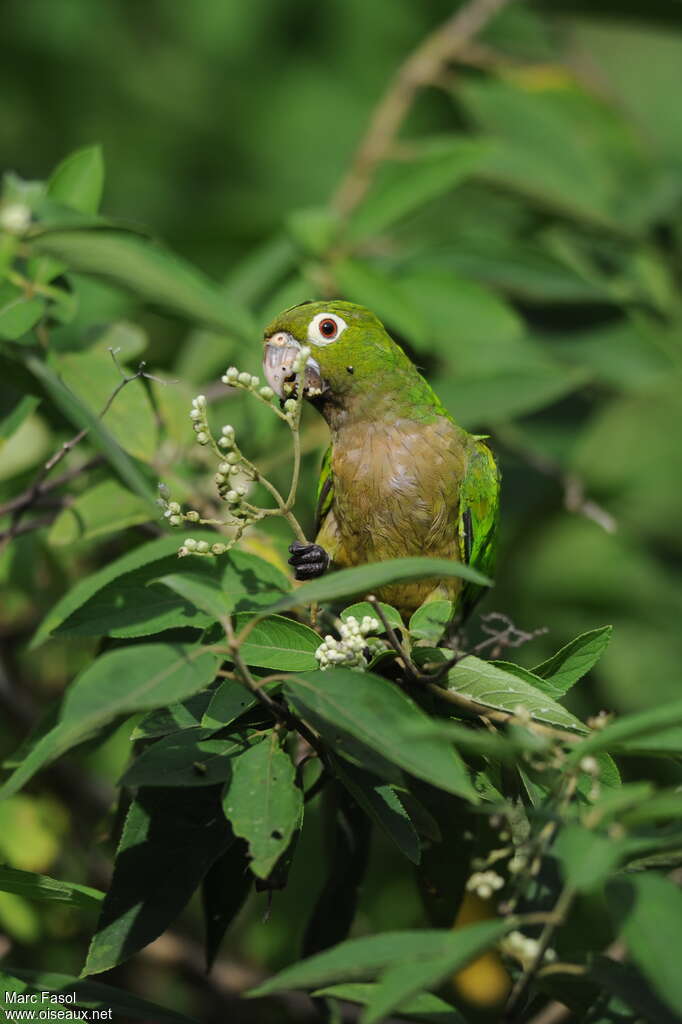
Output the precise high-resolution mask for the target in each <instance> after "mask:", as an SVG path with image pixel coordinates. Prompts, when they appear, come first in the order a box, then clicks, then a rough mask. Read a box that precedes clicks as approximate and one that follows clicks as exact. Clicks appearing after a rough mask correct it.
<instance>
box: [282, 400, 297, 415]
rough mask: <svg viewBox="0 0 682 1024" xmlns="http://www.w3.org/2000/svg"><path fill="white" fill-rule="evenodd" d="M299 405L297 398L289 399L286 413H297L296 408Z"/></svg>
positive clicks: (285, 406)
mask: <svg viewBox="0 0 682 1024" xmlns="http://www.w3.org/2000/svg"><path fill="white" fill-rule="evenodd" d="M297 405H298V402H297V401H296V399H295V398H287V400H286V402H285V403H284V411H285V412H296V406H297Z"/></svg>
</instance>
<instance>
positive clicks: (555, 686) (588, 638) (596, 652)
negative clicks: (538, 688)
mask: <svg viewBox="0 0 682 1024" xmlns="http://www.w3.org/2000/svg"><path fill="white" fill-rule="evenodd" d="M612 632H613V626H601V628H599V629H591V630H590V631H589V632H587V633H581V635H580V636H578V637H576V638H575V640H571V642H570V644H566V646H565V647H562V648H561V650H560V651H557V653H556V654H555V655H554V656H553V657H551V658H548V660H547V661H543V662H542V664H541V665H537V666H536V667H535V668H534V669H533V672H534V673H535V675H538V676H542V678H543V679H546V680H547V682H548V683H549V684H550V685H551V687H552V691H553V692H552V696H555V697H560V696H561V695H562V694H564V693H566V691H567V690H570V688H571V687H572V686H573V684H574V683H577V682H578V680H579V679H582V677H583V676H585V675H587V673H588V672H589V671H590V669H591V668H592V667H593V666H594V665H595V664H596V663H597V661H599V659H600V658H601V656H602V654H603V653H604V651H605V650H606V648H607V647H608V645H609V641H610V639H611V633H612Z"/></svg>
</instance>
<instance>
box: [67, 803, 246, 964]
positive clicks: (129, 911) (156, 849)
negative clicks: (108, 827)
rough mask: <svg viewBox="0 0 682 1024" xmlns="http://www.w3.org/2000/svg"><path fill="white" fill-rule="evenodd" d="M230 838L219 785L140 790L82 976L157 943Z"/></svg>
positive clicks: (129, 817) (122, 839) (132, 805)
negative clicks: (157, 939) (222, 808)
mask: <svg viewBox="0 0 682 1024" xmlns="http://www.w3.org/2000/svg"><path fill="white" fill-rule="evenodd" d="M232 841H233V837H232V834H231V832H230V828H229V826H228V824H227V822H226V821H225V819H224V817H223V815H222V813H221V810H220V789H219V787H217V786H204V787H202V788H201V789H189V790H183V789H140V790H139V791H138V793H137V796H136V797H135V799H134V800H133V802H132V804H131V806H130V809H129V811H128V815H127V817H126V820H125V825H124V827H123V834H122V836H121V841H120V843H119V845H118V850H117V852H116V861H115V863H114V874H113V878H112V881H111V885H110V887H109V892H108V893H107V895H106V898H105V900H104V904H103V906H102V913H101V915H100V919H99V922H98V925H97V931H96V932H95V935H94V937H93V939H92V942H91V944H90V949H89V950H88V956H87V960H86V963H85V969H84V972H83V973H84V974H98V973H99V972H100V971H108V970H109V968H111V967H115V966H116V964H120V963H121V962H122V961H123V960H127V959H128V957H130V956H132V954H133V953H136V952H137V951H138V950H139V949H142V948H143V947H144V946H146V945H147V944H148V943H150V942H153V940H154V939H156V938H157V937H158V936H159V935H160V934H161V933H162V932H163V931H165V929H166V928H167V927H168V925H169V924H171V922H172V921H174V920H175V918H176V917H177V916H178V914H179V913H180V911H181V910H182V909H183V907H184V906H185V904H186V903H187V901H188V900H189V898H190V896H191V895H192V893H193V892H194V890H195V889H196V888H197V886H198V885H199V883H200V882H201V879H202V878H203V877H204V875H205V874H206V872H207V871H208V869H209V868H210V866H211V865H212V864H213V863H214V861H216V860H217V859H218V857H220V856H222V854H223V853H224V852H225V850H226V849H227V848H228V846H229V845H230V843H231V842H232Z"/></svg>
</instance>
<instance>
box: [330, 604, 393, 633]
mask: <svg viewBox="0 0 682 1024" xmlns="http://www.w3.org/2000/svg"><path fill="white" fill-rule="evenodd" d="M379 605H380V607H381V610H382V612H383V613H384V616H385V618H386V621H387V622H388V624H389V626H393V627H394V628H396V629H404V628H405V623H404V622H403V620H402V616H401V614H400V612H399V611H398V609H397V608H393V606H392V605H390V604H384V602H383V601H380V602H379ZM350 615H352V616H353V617H354V618H356V619H357V620H358V622H360V621H361V620H362V619H363V618H364V617H365V615H369V616H370V617H371V618H373V619H376V620H377V622H378V623H379V629H378V630H377V632H378V633H385V632H386V631H385V629H384V627H383V625H382V624H381V620H380V619H379V617H378V616H377V613H376V610H375V609H374V608H373V607H372V605H371V604H370V603H369V601H357V602H356V603H355V604H349V605H348V607H347V608H344V609H343V611H342V612H341V613H340V614H339V618H341V619H342V620H343V621H344V622H345V621H346V620H347V619H348V617H349V616H350Z"/></svg>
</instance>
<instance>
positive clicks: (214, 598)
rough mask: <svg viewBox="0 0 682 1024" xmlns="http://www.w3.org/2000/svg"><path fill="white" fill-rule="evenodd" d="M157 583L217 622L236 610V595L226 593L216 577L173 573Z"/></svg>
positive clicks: (160, 578) (161, 577)
mask: <svg viewBox="0 0 682 1024" xmlns="http://www.w3.org/2000/svg"><path fill="white" fill-rule="evenodd" d="M157 582H159V583H163V585H164V586H165V587H168V588H169V589H170V590H173V591H175V593H176V594H180V596H181V597H184V598H185V599H186V600H187V601H189V602H190V603H191V604H193V605H194V606H195V608H199V610H200V611H202V612H206V614H207V615H210V616H211V618H213V619H216V620H217V621H219V620H220V619H222V618H224V617H225V616H226V615H229V613H230V612H231V611H232V609H233V608H234V595H233V594H227V593H225V591H224V590H223V589H222V587H221V585H220V581H219V580H218V579H216V578H215V577H212V576H207V575H206V576H205V575H199V574H197V573H191V572H186V573H172V574H170V575H168V576H160V577H159V579H158V581H157Z"/></svg>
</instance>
